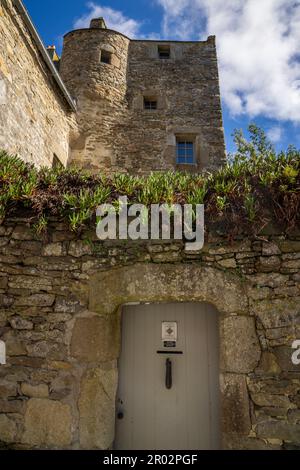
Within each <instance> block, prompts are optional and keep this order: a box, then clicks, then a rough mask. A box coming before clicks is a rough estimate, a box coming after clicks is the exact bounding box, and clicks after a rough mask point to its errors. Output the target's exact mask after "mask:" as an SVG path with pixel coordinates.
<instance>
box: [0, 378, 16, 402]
mask: <svg viewBox="0 0 300 470" xmlns="http://www.w3.org/2000/svg"><path fill="white" fill-rule="evenodd" d="M16 395H17V384H15V383H8V382H7V383H4V382H3V381H2V380H1V383H0V398H8V397H15V396H16Z"/></svg>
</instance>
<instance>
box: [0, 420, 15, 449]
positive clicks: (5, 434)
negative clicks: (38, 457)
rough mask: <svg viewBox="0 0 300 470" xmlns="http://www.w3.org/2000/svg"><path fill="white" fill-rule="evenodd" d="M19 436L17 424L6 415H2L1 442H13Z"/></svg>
mask: <svg viewBox="0 0 300 470" xmlns="http://www.w3.org/2000/svg"><path fill="white" fill-rule="evenodd" d="M16 436H17V425H16V423H15V422H14V421H13V420H12V419H11V418H8V417H7V416H6V415H0V442H5V443H6V444H10V443H13V442H14V441H15V440H16Z"/></svg>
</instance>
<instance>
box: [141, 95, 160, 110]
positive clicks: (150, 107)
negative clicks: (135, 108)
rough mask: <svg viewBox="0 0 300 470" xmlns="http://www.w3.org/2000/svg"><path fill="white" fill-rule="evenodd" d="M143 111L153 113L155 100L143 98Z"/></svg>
mask: <svg viewBox="0 0 300 470" xmlns="http://www.w3.org/2000/svg"><path fill="white" fill-rule="evenodd" d="M144 109H148V110H150V111H153V110H155V109H157V100H156V99H155V98H149V97H145V98H144Z"/></svg>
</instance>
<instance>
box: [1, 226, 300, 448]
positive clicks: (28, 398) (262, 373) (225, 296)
mask: <svg viewBox="0 0 300 470" xmlns="http://www.w3.org/2000/svg"><path fill="white" fill-rule="evenodd" d="M299 267H300V237H299V234H298V235H297V234H295V236H294V237H293V236H290V238H289V239H288V238H286V237H285V236H282V235H280V234H279V233H277V234H276V233H275V232H274V233H273V235H268V236H266V237H265V241H263V240H248V239H244V240H243V239H240V240H235V241H233V242H232V243H231V244H230V243H229V242H228V241H226V240H225V239H224V238H222V237H215V236H212V235H209V236H208V242H207V244H206V245H205V247H204V250H203V251H202V252H201V253H198V254H196V253H187V252H185V250H184V245H183V244H182V243H179V242H177V243H172V242H157V243H155V242H128V243H125V242H100V241H96V240H95V236H94V232H91V233H86V234H83V235H82V238H80V239H79V238H78V236H76V235H75V234H73V233H71V232H70V231H68V230H67V228H66V226H64V225H63V224H60V223H58V222H55V223H54V222H53V223H52V224H51V225H50V229H49V234H48V239H47V240H40V239H37V238H36V236H35V235H34V234H33V231H32V229H31V228H30V227H29V226H28V225H26V223H25V221H24V220H22V219H19V220H9V219H8V220H7V221H6V222H5V224H4V225H2V226H1V227H0V304H1V310H0V339H1V340H3V341H5V343H6V345H7V355H8V357H7V365H5V366H0V379H1V381H0V442H1V446H2V447H4V448H17V449H20V448H25V449H29V448H51V449H53V448H59V449H68V448H73V449H78V448H82V449H86V448H87V449H97V448H98V449H107V448H110V447H111V446H112V445H113V440H114V425H115V394H116V388H117V381H118V369H117V359H118V355H119V349H120V317H121V308H120V307H121V306H122V304H124V303H127V302H133V301H134V302H136V301H141V302H143V301H148V302H169V301H172V302H174V301H184V302H186V301H189V300H190V301H206V302H211V303H213V304H214V305H215V306H216V307H217V309H218V310H219V313H220V370H221V374H220V393H221V402H222V435H223V447H224V448H227V449H230V448H239V449H281V448H296V447H298V448H299V447H300V367H299V366H295V365H293V364H292V361H291V355H292V352H293V350H292V348H291V345H292V342H293V340H295V339H297V338H300V321H299V320H300V313H299V305H300V302H299V300H300V289H299V287H300V273H299Z"/></svg>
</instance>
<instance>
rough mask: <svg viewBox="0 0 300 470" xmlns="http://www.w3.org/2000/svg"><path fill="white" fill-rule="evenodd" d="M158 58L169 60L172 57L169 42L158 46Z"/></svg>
mask: <svg viewBox="0 0 300 470" xmlns="http://www.w3.org/2000/svg"><path fill="white" fill-rule="evenodd" d="M157 51H158V58H159V59H161V60H169V59H170V58H171V46H170V45H169V44H164V45H161V44H159V45H158V46H157Z"/></svg>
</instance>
